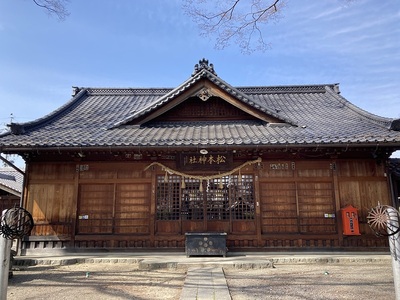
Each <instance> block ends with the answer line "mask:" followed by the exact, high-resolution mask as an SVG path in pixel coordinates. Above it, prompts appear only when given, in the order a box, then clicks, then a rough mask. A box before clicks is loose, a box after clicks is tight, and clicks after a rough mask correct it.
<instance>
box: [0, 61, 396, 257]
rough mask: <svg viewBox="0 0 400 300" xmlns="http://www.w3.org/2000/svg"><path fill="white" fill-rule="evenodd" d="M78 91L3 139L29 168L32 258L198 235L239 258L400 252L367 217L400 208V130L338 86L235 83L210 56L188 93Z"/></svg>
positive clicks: (178, 243) (26, 244)
mask: <svg viewBox="0 0 400 300" xmlns="http://www.w3.org/2000/svg"><path fill="white" fill-rule="evenodd" d="M74 90H75V93H74V95H73V98H72V99H71V100H70V101H69V102H68V103H66V104H65V105H64V106H62V107H61V108H59V109H58V110H56V111H54V112H53V113H51V114H49V115H47V116H44V117H43V118H40V119H38V120H35V121H32V122H28V123H12V124H10V125H9V126H10V132H8V133H5V134H3V135H1V136H0V151H1V152H2V153H5V154H19V155H21V156H22V157H23V158H24V159H25V161H26V175H25V181H24V192H23V206H24V207H25V208H26V209H27V210H28V211H30V212H31V213H32V215H33V217H34V220H35V227H34V229H33V231H32V233H31V235H30V236H28V237H26V238H24V239H23V241H22V253H31V252H38V251H47V250H55V249H66V250H74V251H77V250H82V249H118V250H123V249H130V250H131V249H158V250H160V249H171V248H173V249H183V248H184V246H185V234H186V233H195V232H199V233H200V232H211V233H212V232H215V233H217V232H220V233H226V236H227V237H226V239H227V240H226V243H227V247H228V248H229V250H232V251H235V250H244V249H246V250H252V249H253V250H269V249H273V250H277V249H291V250H293V249H317V248H318V249H320V248H325V249H344V248H345V249H349V250H350V249H359V250H362V249H368V250H371V248H376V249H378V248H382V247H386V246H387V239H380V238H377V237H375V235H374V233H373V232H372V231H371V230H370V228H369V226H368V224H367V220H366V217H367V214H368V211H369V209H371V208H373V207H375V206H376V205H377V204H378V202H380V203H381V204H382V205H383V204H386V205H393V203H394V199H393V198H394V196H393V190H392V188H391V185H390V182H389V177H390V176H388V173H387V172H388V159H389V156H390V155H391V154H392V153H393V152H394V151H396V150H399V149H400V131H399V130H400V121H399V120H394V119H389V118H384V117H379V116H376V115H373V114H371V113H368V112H366V111H364V110H362V109H360V108H358V107H356V106H354V105H353V104H351V103H350V102H348V101H347V100H346V99H345V98H343V97H342V96H341V95H340V92H339V87H338V85H337V84H324V85H302V86H254V87H233V86H231V85H230V84H229V83H227V82H225V81H224V80H223V79H221V78H220V77H219V76H217V74H216V73H215V71H214V67H213V65H212V64H209V63H208V61H207V60H204V59H203V60H201V61H200V62H199V64H196V66H195V70H194V73H193V74H192V75H191V76H190V77H189V78H188V79H187V80H186V81H184V82H183V83H182V84H181V85H179V86H177V87H176V88H75V89H74ZM348 207H353V208H355V209H356V214H355V215H349V214H347V215H346V214H343V213H342V212H343V209H347V208H348ZM354 223H357V226H358V227H357V230H353V229H354V228H353V227H351V226H352V225H351V224H354ZM349 224H350V225H349ZM349 226H350V227H349Z"/></svg>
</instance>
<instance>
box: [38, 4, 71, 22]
mask: <svg viewBox="0 0 400 300" xmlns="http://www.w3.org/2000/svg"><path fill="white" fill-rule="evenodd" d="M32 1H33V2H34V3H35V4H36V5H37V6H39V7H41V8H43V9H45V10H46V11H47V13H48V14H49V15H55V16H56V17H57V18H58V19H59V20H60V21H64V20H65V18H66V17H68V16H69V11H68V10H67V7H66V5H67V3H68V1H69V0H32Z"/></svg>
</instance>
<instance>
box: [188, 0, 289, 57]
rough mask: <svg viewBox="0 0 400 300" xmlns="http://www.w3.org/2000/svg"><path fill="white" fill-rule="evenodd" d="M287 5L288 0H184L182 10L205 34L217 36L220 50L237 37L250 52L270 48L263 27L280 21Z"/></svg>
mask: <svg viewBox="0 0 400 300" xmlns="http://www.w3.org/2000/svg"><path fill="white" fill-rule="evenodd" d="M284 4H285V0H251V1H249V0H246V1H242V0H230V1H228V0H185V3H184V5H183V9H184V11H185V12H186V13H187V14H188V15H190V16H191V17H192V19H193V21H194V22H195V23H197V24H198V26H199V28H200V34H201V35H202V36H211V35H216V36H217V38H216V44H215V47H216V48H217V49H223V48H225V47H227V46H229V44H230V43H231V42H232V40H234V41H235V42H236V44H238V45H239V47H240V48H241V51H242V52H243V53H251V52H253V51H254V50H261V51H265V50H266V49H268V48H269V44H267V43H266V42H265V41H264V38H263V35H262V32H263V30H262V29H263V28H262V26H263V25H265V24H266V23H268V22H270V21H272V20H277V19H278V17H279V16H280V13H281V11H282V8H283V7H284ZM254 44H255V47H254V46H253V45H254Z"/></svg>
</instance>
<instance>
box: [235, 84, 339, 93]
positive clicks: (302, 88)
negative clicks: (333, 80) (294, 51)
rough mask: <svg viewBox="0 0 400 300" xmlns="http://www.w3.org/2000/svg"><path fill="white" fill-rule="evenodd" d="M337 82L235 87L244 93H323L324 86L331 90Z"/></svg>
mask: <svg viewBox="0 0 400 300" xmlns="http://www.w3.org/2000/svg"><path fill="white" fill-rule="evenodd" d="M336 85H337V84H307V85H276V86H241V87H236V88H237V89H238V90H240V91H242V92H243V93H246V94H254V93H321V92H323V93H325V92H326V87H327V86H328V87H330V88H331V89H332V90H333V89H334V87H335V86H336Z"/></svg>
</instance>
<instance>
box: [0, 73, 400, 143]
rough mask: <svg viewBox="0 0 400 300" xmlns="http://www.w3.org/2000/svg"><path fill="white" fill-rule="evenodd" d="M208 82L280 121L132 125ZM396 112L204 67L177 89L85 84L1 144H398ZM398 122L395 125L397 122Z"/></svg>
mask: <svg viewBox="0 0 400 300" xmlns="http://www.w3.org/2000/svg"><path fill="white" fill-rule="evenodd" d="M199 80H208V81H209V82H211V83H212V84H214V85H215V86H217V87H218V88H219V89H221V90H223V91H224V92H225V93H228V94H229V95H231V96H232V97H235V99H238V100H239V101H241V102H243V103H246V105H248V106H250V107H252V109H254V110H258V111H260V112H263V113H265V114H266V115H269V116H273V117H274V118H275V119H278V120H281V121H282V123H266V122H261V121H260V122H257V121H249V120H246V121H221V122H216V121H213V122H176V121H175V122H169V123H165V122H164V123H155V122H153V123H151V122H150V123H147V124H143V125H141V126H138V125H128V124H132V123H130V122H131V121H132V120H135V119H137V118H139V117H141V116H143V115H146V114H148V113H151V112H153V111H155V110H157V109H158V108H159V107H160V106H162V105H164V104H165V103H168V102H169V101H172V99H174V98H175V97H177V96H179V95H181V94H182V93H183V92H184V91H187V90H188V89H190V88H191V87H192V86H193V85H194V84H195V83H196V82H198V81H199ZM393 121H395V120H393V119H390V118H384V117H379V116H376V115H373V114H371V113H368V112H366V111H364V110H362V109H360V108H358V107H356V106H354V105H353V104H351V103H350V102H349V101H347V100H346V99H344V98H343V97H342V96H341V95H340V94H339V93H338V85H336V84H323V85H307V86H276V87H266V86H257V87H232V86H230V85H229V84H228V83H226V82H224V81H223V80H222V79H220V78H219V77H218V76H216V75H215V73H213V72H211V71H209V70H207V69H206V68H200V69H199V70H198V71H197V72H196V73H195V74H194V75H193V76H191V77H190V78H189V79H188V80H186V81H185V82H184V83H182V84H181V85H180V86H178V87H177V88H126V89H123V88H81V89H80V91H79V92H78V93H77V94H76V95H75V96H74V97H73V98H72V99H71V100H70V101H69V102H68V103H67V104H65V105H64V106H63V107H61V108H60V109H58V110H56V111H55V112H53V113H51V114H49V115H47V116H45V117H43V118H41V119H38V120H36V121H33V122H29V123H23V124H12V126H11V129H12V133H11V132H10V133H7V134H3V135H2V136H0V150H2V151H10V149H12V150H18V148H20V149H22V148H26V149H29V148H42V147H45V148H49V147H54V148H62V147H82V148H83V147H125V146H127V147H136V146H140V147H148V146H169V147H174V146H177V147H182V146H205V145H249V146H250V145H266V146H269V145H309V144H318V145H332V144H345V145H347V144H375V145H376V144H380V145H384V144H387V145H391V146H395V147H397V146H398V147H399V148H400V132H399V131H397V130H392V129H390V128H391V125H392V122H393ZM393 128H394V127H393Z"/></svg>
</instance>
